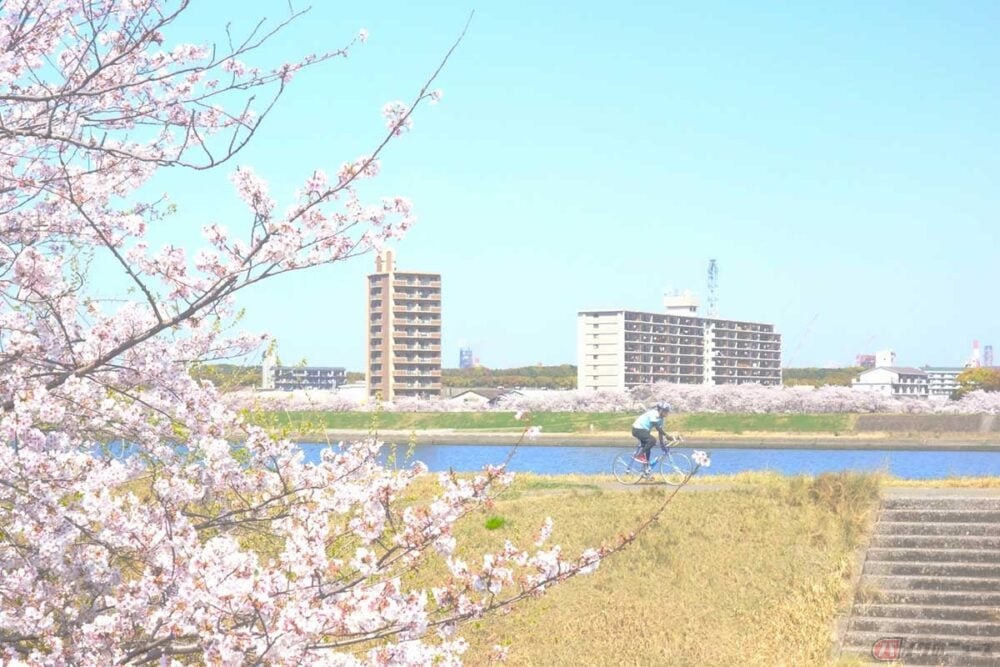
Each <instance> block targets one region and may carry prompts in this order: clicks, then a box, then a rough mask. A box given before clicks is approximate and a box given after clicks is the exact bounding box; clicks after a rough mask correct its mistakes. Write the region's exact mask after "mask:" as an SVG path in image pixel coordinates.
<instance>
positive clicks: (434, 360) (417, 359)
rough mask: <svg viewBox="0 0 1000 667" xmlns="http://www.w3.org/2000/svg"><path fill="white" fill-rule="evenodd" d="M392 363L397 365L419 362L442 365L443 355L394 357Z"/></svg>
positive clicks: (428, 364) (427, 364) (426, 364)
mask: <svg viewBox="0 0 1000 667" xmlns="http://www.w3.org/2000/svg"><path fill="white" fill-rule="evenodd" d="M392 363H393V364H394V365H395V366H399V365H401V364H418V365H420V366H440V365H441V357H393V359H392Z"/></svg>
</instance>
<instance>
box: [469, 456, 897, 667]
mask: <svg viewBox="0 0 1000 667" xmlns="http://www.w3.org/2000/svg"><path fill="white" fill-rule="evenodd" d="M544 480H545V478H538V477H535V476H532V477H530V478H527V479H525V480H524V482H525V487H524V488H522V489H521V490H520V491H519V490H518V489H516V488H515V492H514V493H513V494H511V495H510V496H509V497H507V498H506V499H504V500H501V501H500V502H499V503H498V504H497V505H496V507H494V508H493V509H491V510H490V512H489V514H488V515H487V514H478V515H474V516H472V517H469V518H468V520H467V521H466V522H465V523H464V525H463V526H462V527H461V533H462V535H463V537H464V539H465V540H466V542H465V555H466V556H467V557H469V558H470V559H471V558H472V557H473V554H476V553H479V552H482V551H484V550H487V549H493V548H496V547H497V546H498V545H499V544H501V543H502V542H503V540H505V539H508V538H511V539H514V540H516V541H518V542H520V543H525V542H529V541H530V538H531V535H532V534H533V532H534V531H535V530H536V529H537V527H538V526H539V525H540V524H541V522H542V521H544V519H545V517H546V516H552V518H553V519H554V520H555V522H556V528H555V531H554V533H553V540H554V542H555V543H559V544H561V545H562V546H563V548H564V550H565V551H566V553H570V554H572V553H576V552H578V551H579V550H580V549H581V548H583V547H585V546H587V545H590V544H593V543H594V542H595V541H600V540H602V539H608V540H610V539H612V538H613V537H614V535H615V534H616V533H617V532H619V531H622V530H624V529H627V528H628V527H631V526H634V525H635V524H637V523H638V522H639V520H640V519H641V518H642V517H643V516H644V515H645V514H646V513H648V512H649V510H650V509H651V508H652V507H653V506H655V505H656V504H657V503H658V502H659V501H660V500H661V499H662V497H663V493H664V491H663V490H662V487H661V488H660V489H648V490H645V491H640V492H637V493H628V492H623V491H621V490H618V489H617V488H614V487H610V486H606V485H604V484H603V483H600V482H598V483H593V482H592V481H588V480H586V479H581V480H580V482H581V484H580V485H579V486H574V485H573V484H572V483H571V482H568V481H567V480H565V479H562V478H559V479H558V481H559V483H560V484H562V489H561V490H560V489H557V488H553V487H551V486H550V487H548V488H543V487H545V484H543V483H542V482H544ZM743 481H745V480H743ZM878 483H879V480H878V478H875V477H871V476H861V475H821V476H819V477H817V478H815V479H812V478H794V477H793V478H782V477H779V476H773V477H767V478H766V480H763V481H762V480H760V479H758V480H755V483H754V484H745V483H740V484H734V485H730V486H728V487H724V488H720V489H717V490H705V491H700V492H686V491H685V492H682V493H681V494H679V495H678V496H677V497H676V499H675V501H674V503H672V505H671V506H670V507H669V508H668V510H667V512H666V514H665V515H664V517H663V519H662V520H661V522H660V524H659V525H656V526H654V527H653V528H652V529H651V530H650V531H649V532H647V533H646V534H644V535H643V536H642V537H641V538H640V539H639V540H638V541H637V542H636V543H635V544H634V545H632V546H631V547H630V548H628V549H627V550H626V551H625V552H623V553H621V554H619V555H617V556H615V557H613V558H612V559H610V560H609V561H607V562H605V563H604V564H603V565H602V567H601V568H600V569H599V570H598V572H597V573H595V574H594V575H591V576H586V577H579V578H577V579H575V580H571V581H569V582H567V583H565V584H562V585H560V586H558V587H556V588H554V589H553V590H552V591H550V592H549V593H548V594H546V595H545V596H544V597H542V598H539V599H536V600H530V601H528V602H527V603H525V604H522V605H521V606H519V607H518V608H517V609H516V610H515V611H514V612H512V613H510V614H508V615H506V616H500V617H491V618H489V619H487V620H484V621H482V622H480V623H478V624H476V625H475V626H474V627H471V628H469V627H467V628H465V630H464V635H465V636H466V637H467V638H468V639H469V641H470V643H471V648H470V652H469V654H468V655H467V661H468V663H469V664H473V665H478V664H486V663H488V662H489V651H490V648H491V647H492V646H493V645H495V644H500V645H506V646H510V648H511V651H510V658H509V664H512V665H573V664H581V665H698V666H702V665H736V664H741V665H743V664H751V665H769V666H773V665H825V664H828V663H829V651H830V645H831V630H832V628H833V623H834V618H835V616H836V614H837V612H838V609H839V608H843V606H844V605H846V603H847V601H848V598H849V596H850V586H851V576H852V568H853V567H854V559H853V551H854V549H855V547H856V545H857V544H858V540H859V539H861V537H862V536H863V533H864V529H865V528H866V526H867V525H868V517H869V516H870V514H871V510H872V509H873V508H874V506H875V503H876V501H877V489H878ZM519 484H520V482H519ZM553 484H555V482H553ZM532 487H535V488H536V489H537V490H533V489H532ZM542 491H544V493H542ZM489 517H501V518H503V520H504V521H503V525H502V526H501V527H500V528H496V529H494V530H487V529H486V527H485V525H484V524H485V521H486V519H487V518H489ZM493 523H494V524H496V521H494V522H493Z"/></svg>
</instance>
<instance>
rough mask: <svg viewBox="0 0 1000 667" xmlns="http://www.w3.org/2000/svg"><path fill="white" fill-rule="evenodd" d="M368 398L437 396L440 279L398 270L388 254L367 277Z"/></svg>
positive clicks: (386, 253) (436, 276)
mask: <svg viewBox="0 0 1000 667" xmlns="http://www.w3.org/2000/svg"><path fill="white" fill-rule="evenodd" d="M367 321H368V362H367V367H366V373H365V376H366V381H367V384H368V396H369V397H375V396H376V395H378V396H380V397H381V399H382V400H384V401H392V400H395V399H396V398H398V397H403V396H440V395H441V275H440V274H438V273H422V272H415V271H397V270H396V261H395V257H394V256H393V252H392V251H391V250H387V251H384V252H381V253H379V254H378V256H377V257H376V259H375V273H373V274H371V275H369V276H368V320H367Z"/></svg>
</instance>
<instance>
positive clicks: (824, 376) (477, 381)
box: [191, 364, 1000, 396]
mask: <svg viewBox="0 0 1000 667" xmlns="http://www.w3.org/2000/svg"><path fill="white" fill-rule="evenodd" d="M863 370H864V368H861V367H860V366H858V367H853V366H852V367H848V368H785V369H782V376H783V381H784V384H785V385H786V386H796V385H808V386H812V387H821V386H824V385H832V386H843V387H849V386H851V380H852V379H853V378H856V377H857V376H858V374H859V373H861V371H863ZM191 375H192V376H193V377H195V378H197V379H201V380H209V381H211V382H212V383H213V384H215V385H216V386H217V387H220V388H222V389H243V388H248V387H259V386H260V379H261V378H260V366H240V365H238V364H201V365H198V366H195V367H193V368H192V369H191ZM958 380H959V383H960V384H961V385H962V389H961V390H960V392H961V393H960V394H959V396H961V395H962V394H964V393H967V392H969V391H972V390H974V389H982V390H985V391H997V390H1000V370H998V369H993V368H975V369H969V370H968V371H965V372H964V373H963V374H962V375H961V376H959V378H958ZM347 381H348V382H364V381H365V374H364V372H359V371H348V372H347ZM441 382H442V384H443V385H444V386H445V387H458V388H467V387H499V386H503V387H530V388H533V389H543V388H544V389H576V366H575V365H573V364H560V365H558V366H541V365H539V366H520V367H517V368H486V367H483V366H477V367H475V368H443V369H441Z"/></svg>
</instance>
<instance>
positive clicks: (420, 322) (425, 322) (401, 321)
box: [395, 317, 441, 327]
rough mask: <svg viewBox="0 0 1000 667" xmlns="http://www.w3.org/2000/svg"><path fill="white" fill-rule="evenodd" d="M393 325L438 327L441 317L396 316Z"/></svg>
mask: <svg viewBox="0 0 1000 667" xmlns="http://www.w3.org/2000/svg"><path fill="white" fill-rule="evenodd" d="M395 325H396V326H398V327H440V326H441V318H434V319H431V318H414V317H397V318H396V322H395Z"/></svg>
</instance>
